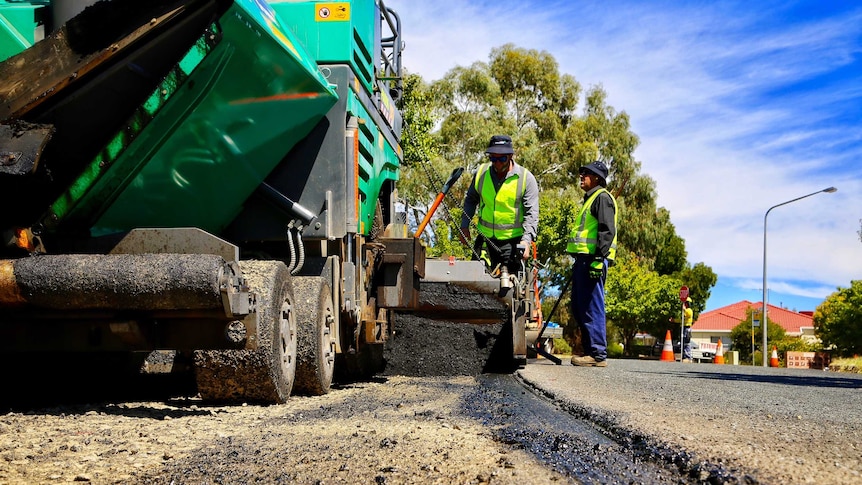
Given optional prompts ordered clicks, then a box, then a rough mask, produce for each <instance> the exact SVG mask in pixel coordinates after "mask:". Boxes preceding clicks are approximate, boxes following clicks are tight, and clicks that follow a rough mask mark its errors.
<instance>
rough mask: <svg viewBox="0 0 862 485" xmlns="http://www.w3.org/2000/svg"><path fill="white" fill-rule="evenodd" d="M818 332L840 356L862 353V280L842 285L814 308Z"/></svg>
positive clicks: (815, 324)
mask: <svg viewBox="0 0 862 485" xmlns="http://www.w3.org/2000/svg"><path fill="white" fill-rule="evenodd" d="M814 334H815V335H817V337H819V338H820V340H821V342H823V345H824V346H825V347H826V348H834V349H835V352H836V354H837V355H838V356H841V357H850V356H853V355H858V354H860V353H862V280H853V281H851V282H850V287H849V288H841V287H839V288H838V291H836V292H834V293H832V294H831V295H829V296H828V297H827V298H826V301H824V302H823V303H821V304H820V306H818V307H817V309H816V310H815V311H814Z"/></svg>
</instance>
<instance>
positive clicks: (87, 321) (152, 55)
mask: <svg viewBox="0 0 862 485" xmlns="http://www.w3.org/2000/svg"><path fill="white" fill-rule="evenodd" d="M13 11H14V12H13ZM13 13H14V15H13ZM0 19H4V22H0V27H2V32H0V39H13V38H14V39H15V40H16V42H17V44H15V43H13V44H10V43H9V42H5V41H4V49H5V50H0V55H6V56H8V59H6V60H5V61H3V62H2V63H0V79H2V83H0V193H2V194H3V201H4V207H3V210H2V211H0V235H2V239H0V242H2V245H0V357H3V358H4V359H5V360H4V361H5V362H7V365H8V362H9V361H12V362H15V361H16V359H25V358H27V359H31V361H32V359H33V358H34V356H36V357H35V358H36V359H39V358H41V357H40V356H44V357H45V358H49V356H56V355H63V356H64V358H63V360H62V362H63V364H62V365H74V362H75V360H76V359H78V358H80V357H82V356H85V355H86V356H92V355H96V356H108V355H111V356H117V355H120V356H122V359H125V360H124V362H128V365H129V366H130V368H134V369H135V370H140V371H144V372H179V371H183V370H185V371H190V372H192V373H193V375H194V380H195V382H196V384H197V389H198V392H199V393H200V395H201V397H202V398H204V399H208V400H231V401H236V400H248V401H262V402H284V401H285V400H286V399H287V398H288V396H289V395H290V394H291V392H302V393H305V394H323V393H326V392H328V391H329V389H330V386H331V384H332V382H333V376H338V375H342V376H345V378H357V377H364V376H369V375H373V374H374V373H375V372H377V371H378V370H379V369H380V367H381V366H382V365H385V359H383V358H382V357H381V356H382V349H383V348H384V347H385V345H386V344H387V341H388V340H389V339H390V337H391V335H392V316H393V314H394V313H395V312H423V311H424V312H426V313H427V314H437V315H439V314H442V313H445V314H447V315H450V316H451V317H452V318H453V319H464V320H475V321H479V320H482V319H494V318H495V315H497V317H498V316H499V311H500V308H501V307H502V308H504V309H505V312H506V313H508V314H510V315H512V316H513V321H514V322H515V323H514V325H513V327H515V329H514V330H512V331H511V338H509V339H503V340H505V341H506V344H507V345H508V349H509V352H508V357H507V358H508V359H510V361H511V362H512V363H513V365H515V366H517V365H523V364H524V363H525V361H526V353H527V343H526V339H525V330H524V329H525V328H526V327H527V326H529V325H530V323H531V322H532V323H533V324H535V321H536V317H535V315H536V308H537V304H536V302H535V298H534V296H535V293H534V292H533V286H532V284H527V277H526V275H521V276H522V277H521V279H517V277H518V275H513V276H512V280H511V281H504V282H503V284H502V286H505V287H506V288H508V287H514V288H515V291H505V290H506V288H503V290H504V291H502V292H501V280H500V279H499V278H493V277H491V276H489V275H488V273H487V271H485V269H484V267H483V266H482V263H481V262H478V261H449V260H446V261H433V260H430V259H427V258H426V255H425V247H424V246H423V244H422V243H421V242H420V240H419V239H418V238H416V237H413V236H412V235H408V233H407V225H406V224H405V222H406V221H405V218H404V215H403V214H401V213H398V212H397V211H396V210H395V209H396V204H395V203H396V199H397V191H396V188H395V183H396V181H397V179H398V172H399V166H400V164H401V160H402V153H401V148H400V145H399V141H400V136H401V128H402V119H401V116H400V113H399V110H398V108H397V102H398V100H399V97H400V95H401V84H400V83H401V48H402V40H401V32H400V30H401V27H400V20H399V18H398V16H397V14H396V12H394V11H393V10H392V9H390V8H388V7H386V6H385V4H384V2H383V0H350V1H343V2H318V1H270V2H266V1H263V0H152V1H147V2H141V1H138V0H103V1H98V2H94V1H92V0H91V1H86V0H65V1H64V0H54V1H31V2H13V1H11V0H6V1H0ZM9 19H13V20H14V21H10V20H9ZM34 32H35V33H34ZM40 36H44V37H43V38H41V39H40V38H39V37H40ZM16 46H17V48H16ZM10 50H11V51H15V50H18V51H19V52H9V51H10ZM4 53H5V54H4ZM426 285H427V287H428V289H429V291H427V292H426V291H424V290H425V287H426ZM433 288H436V289H433ZM458 288H462V289H463V288H467V289H469V292H470V295H472V296H471V298H473V299H476V300H478V299H482V300H487V303H483V304H481V305H479V304H478V303H477V304H475V305H472V306H470V307H462V308H461V310H462V311H456V310H457V308H458V305H459V304H462V303H464V302H465V301H466V300H464V299H463V298H462V297H457V296H456V297H454V298H453V296H452V295H453V293H458V291H459V290H457V289H458ZM443 310H445V312H444V311H443ZM486 310H487V311H486ZM97 358H98V357H97ZM55 361H56V360H55Z"/></svg>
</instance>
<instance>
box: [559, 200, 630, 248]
mask: <svg viewBox="0 0 862 485" xmlns="http://www.w3.org/2000/svg"><path fill="white" fill-rule="evenodd" d="M602 192H607V194H608V195H610V197H611V200H613V201H614V207H616V205H617V201H616V200H614V196H613V195H611V193H610V192H608V191H607V189H605V188H604V187H600V188H599V189H598V190H596V191H595V192H594V193H593V195H591V196H590V198H589V199H587V201H586V202H584V205H583V206H581V210H580V211H578V216H577V217H576V218H575V223H576V224H577V225H575V226H574V227H572V232H571V233H570V234H569V243H568V244H567V245H566V252H568V253H571V254H596V246H597V245H598V242H599V236H598V234H599V220H598V219H596V218H595V217H593V214H592V213H590V207H592V206H593V202H595V201H596V197H598V196H599V194H601V193H602ZM614 227H617V211H614ZM616 255H617V235H616V234H614V240H613V242H612V243H611V250H610V253H609V254H608V259H610V260H612V261H613V260H614V259H615V258H616Z"/></svg>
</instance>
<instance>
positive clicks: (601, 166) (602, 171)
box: [579, 160, 608, 182]
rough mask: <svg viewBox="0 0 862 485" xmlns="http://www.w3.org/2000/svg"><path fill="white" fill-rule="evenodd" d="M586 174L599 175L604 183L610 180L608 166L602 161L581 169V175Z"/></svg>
mask: <svg viewBox="0 0 862 485" xmlns="http://www.w3.org/2000/svg"><path fill="white" fill-rule="evenodd" d="M585 172H589V173H592V174H594V175H598V176H599V177H600V178H601V179H602V182H607V180H608V166H607V165H605V162H603V161H601V160H596V161H595V162H593V163H591V164H589V165H584V166H583V167H581V169H580V171H579V173H585Z"/></svg>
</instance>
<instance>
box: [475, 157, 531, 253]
mask: <svg viewBox="0 0 862 485" xmlns="http://www.w3.org/2000/svg"><path fill="white" fill-rule="evenodd" d="M490 168H491V164H490V163H485V164H483V165H481V166H480V167H479V171H478V172H477V173H476V182H475V185H474V186H475V188H476V192H478V193H479V232H480V233H482V235H484V236H485V237H489V238H494V239H514V238H516V237H521V236H522V235H523V234H524V204H523V202H522V201H523V198H524V186H525V185H526V180H525V179H526V178H527V177H526V169H524V167H521V166H519V165H518V166H515V170H513V171H512V173H511V174H510V175H509V176H508V177H507V178H506V180H504V181H503V185H501V186H500V190H498V191H496V190H495V189H494V181H493V180H491V170H490Z"/></svg>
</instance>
